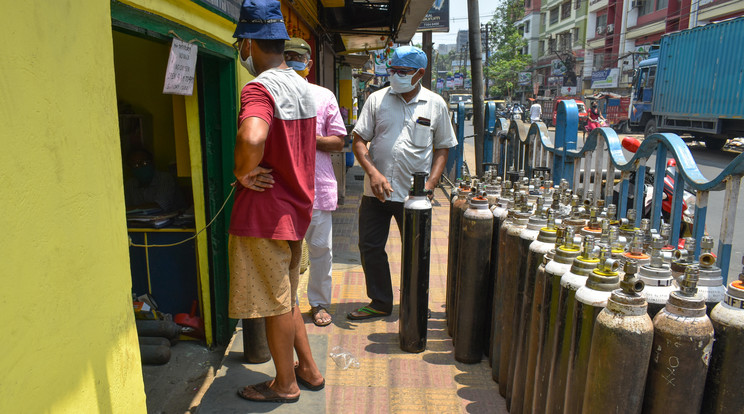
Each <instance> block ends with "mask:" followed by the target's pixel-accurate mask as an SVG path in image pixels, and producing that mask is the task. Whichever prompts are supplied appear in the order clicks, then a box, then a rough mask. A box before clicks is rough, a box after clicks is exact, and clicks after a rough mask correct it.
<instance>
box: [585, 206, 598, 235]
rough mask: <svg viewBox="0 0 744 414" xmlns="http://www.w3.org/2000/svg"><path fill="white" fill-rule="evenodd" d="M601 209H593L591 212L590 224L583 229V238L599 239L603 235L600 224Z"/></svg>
mask: <svg viewBox="0 0 744 414" xmlns="http://www.w3.org/2000/svg"><path fill="white" fill-rule="evenodd" d="M598 216H599V209H598V208H597V207H592V208H591V209H590V210H589V223H588V224H587V225H586V226H585V227H583V228H582V229H581V235H582V236H593V237H595V238H599V237H600V235H601V234H602V224H601V223H600V222H599V217H598Z"/></svg>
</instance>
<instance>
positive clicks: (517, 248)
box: [494, 194, 531, 409]
mask: <svg viewBox="0 0 744 414" xmlns="http://www.w3.org/2000/svg"><path fill="white" fill-rule="evenodd" d="M522 198H523V203H522V205H521V207H522V208H521V211H520V212H518V213H516V214H515V215H514V221H513V223H512V225H511V226H506V225H504V226H502V228H501V229H502V230H504V229H505V231H503V232H502V233H501V234H499V268H498V273H499V276H498V277H497V279H496V282H497V283H498V288H497V290H496V291H497V295H498V296H496V297H494V302H499V303H500V304H501V312H499V315H498V317H499V319H500V325H501V329H500V330H499V331H498V332H494V336H498V338H499V339H500V341H501V347H500V353H499V380H498V383H499V394H501V396H502V397H504V398H506V397H507V379H508V377H509V363H510V360H511V349H512V339H513V337H514V331H515V329H516V328H515V326H514V323H515V314H516V306H517V304H518V302H519V301H518V300H517V297H516V296H517V290H518V283H519V279H521V278H520V277H519V271H520V269H521V268H522V262H523V261H525V259H526V258H527V252H526V249H525V246H524V244H522V243H521V242H520V235H521V233H522V231H524V230H525V229H526V228H527V222H528V220H529V217H530V215H531V214H530V212H529V211H528V207H527V197H526V195H524V194H523V195H522ZM507 401H508V400H507ZM507 409H509V404H508V402H507Z"/></svg>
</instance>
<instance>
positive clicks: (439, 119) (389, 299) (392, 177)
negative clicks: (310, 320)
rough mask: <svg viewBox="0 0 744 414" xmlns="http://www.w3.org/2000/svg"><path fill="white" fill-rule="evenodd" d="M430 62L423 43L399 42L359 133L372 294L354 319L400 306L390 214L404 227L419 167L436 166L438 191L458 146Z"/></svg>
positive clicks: (363, 252) (363, 241) (365, 258)
mask: <svg viewBox="0 0 744 414" xmlns="http://www.w3.org/2000/svg"><path fill="white" fill-rule="evenodd" d="M426 63H427V59H426V54H425V53H424V51H422V50H421V49H419V48H417V47H413V46H402V47H399V48H397V49H396V50H395V51H394V52H393V58H392V62H391V66H390V68H388V76H389V79H390V87H387V88H383V89H380V90H379V91H377V92H375V93H373V94H372V95H370V96H369V99H367V101H366V102H365V104H364V107H363V108H362V113H361V115H360V116H359V120H358V121H357V123H356V126H355V127H354V131H353V132H352V134H353V135H354V141H353V143H352V150H353V151H354V155H355V156H356V158H357V161H358V162H359V164H360V165H361V166H362V168H363V169H364V172H365V173H366V174H365V176H364V195H363V197H362V202H361V205H360V206H359V254H360V256H361V260H362V268H363V269H364V277H365V280H366V283H367V296H369V298H370V299H371V302H370V304H369V305H367V306H363V307H361V308H359V309H357V310H355V311H353V312H351V313H349V314H348V315H347V317H348V318H349V319H352V320H359V319H369V318H376V317H380V316H387V315H389V314H390V312H391V311H392V310H393V288H392V281H391V276H390V264H389V263H388V257H387V254H386V253H385V244H386V243H387V238H388V232H389V230H390V219H391V218H392V217H395V222H396V224H397V225H398V230H399V231H401V227H402V225H403V202H404V201H405V198H406V196H407V195H408V190H409V189H410V188H411V180H412V178H413V173H414V172H419V171H424V172H427V173H429V178H428V179H427V182H426V189H427V190H432V191H433V190H434V188H436V186H437V184H438V183H439V177H440V176H441V175H442V172H443V171H444V166H445V164H446V162H447V155H448V152H449V148H451V147H453V146H455V145H457V138H456V137H455V131H454V130H453V129H452V124H451V123H450V119H449V110H448V108H447V104H446V103H445V102H444V99H442V97H441V96H439V95H437V94H436V93H433V92H432V91H430V90H428V89H426V88H424V87H422V86H421V84H420V81H421V78H423V76H424V72H425V70H426ZM368 147H369V148H368Z"/></svg>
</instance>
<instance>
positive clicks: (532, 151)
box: [484, 100, 744, 281]
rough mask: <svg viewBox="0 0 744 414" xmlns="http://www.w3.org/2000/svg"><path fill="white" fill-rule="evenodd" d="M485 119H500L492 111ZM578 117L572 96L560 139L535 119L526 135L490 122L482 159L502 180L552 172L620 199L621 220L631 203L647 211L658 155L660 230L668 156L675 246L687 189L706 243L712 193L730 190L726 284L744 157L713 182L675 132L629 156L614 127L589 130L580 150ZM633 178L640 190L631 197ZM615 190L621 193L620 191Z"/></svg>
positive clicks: (655, 224) (654, 205)
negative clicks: (650, 174)
mask: <svg viewBox="0 0 744 414" xmlns="http://www.w3.org/2000/svg"><path fill="white" fill-rule="evenodd" d="M492 113H494V112H493V110H492V109H489V108H486V114H492ZM486 119H487V120H490V119H495V118H493V116H492V117H491V118H489V115H486ZM578 119H579V118H578V108H577V106H576V103H575V102H574V101H572V100H569V101H561V102H560V103H559V106H558V111H557V126H556V129H555V138H551V137H550V135H549V134H548V129H547V127H546V126H545V124H544V123H542V122H535V123H532V124H531V125H530V127H529V130H528V131H527V134H526V135H524V134H523V133H522V132H521V131H520V129H519V128H518V126H517V124H516V122H513V121H512V122H510V121H507V120H505V119H503V118H501V119H495V122H493V123H492V125H489V124H488V123H487V124H486V130H487V135H488V138H487V139H486V142H488V140H492V141H493V142H494V145H493V146H492V147H491V149H489V150H488V151H490V152H489V153H486V154H484V160H485V159H487V158H488V157H491V159H493V160H497V162H496V163H495V167H496V168H497V170H498V174H499V175H501V176H503V177H509V176H510V175H516V176H519V175H525V176H529V177H531V176H533V175H537V174H544V173H545V172H549V173H550V177H551V178H552V181H553V183H556V184H557V183H559V182H560V181H561V179H565V180H567V181H568V183H569V185H570V186H571V187H572V188H573V189H574V191H575V192H576V193H581V194H584V195H590V197H591V201H592V202H596V200H597V199H600V198H601V199H604V201H605V203H606V205H608V204H610V203H612V202H613V200H615V199H616V200H617V202H618V206H617V207H618V209H617V210H618V217H620V218H625V217H627V211H628V209H629V208H634V209H635V210H636V211H637V212H642V211H643V208H644V201H645V193H644V191H645V188H646V186H645V185H644V180H645V176H646V173H647V172H648V171H649V167H648V166H647V164H648V162H649V159H650V158H651V157H652V156H653V157H654V158H655V160H654V162H653V163H654V178H653V190H652V192H653V193H652V195H651V213H650V219H651V227H652V228H654V229H657V230H658V229H659V227H660V224H661V220H662V202H663V201H664V194H663V190H664V176H665V171H666V163H667V159H668V158H673V159H674V160H675V161H676V163H677V166H676V173H675V176H674V187H673V192H672V198H671V212H670V214H669V217H670V220H671V225H672V231H671V236H670V240H669V241H668V242H670V244H672V245H676V244H677V243H676V237H677V235H678V234H679V230H680V225H681V220H682V202H683V195H684V191H685V188H687V189H688V190H690V191H692V192H694V193H695V196H696V200H695V211H694V222H693V226H692V232H693V234H692V236H693V237H694V238H695V239H696V240H700V239H701V238H702V236H703V235H704V234H705V230H706V222H707V219H708V216H709V214H708V200H709V195H710V193H711V192H717V191H724V192H725V196H724V199H723V205H722V211H721V216H720V219H721V224H720V226H721V227H720V236H719V241H718V255H717V256H718V262H717V265H718V266H719V267H720V268H721V274H722V277H723V279H724V281H725V280H727V277H728V274H729V267H730V264H731V254H732V242H733V239H734V234H735V228H736V227H735V224H736V207H737V204H738V201H739V187H740V183H741V177H742V175H744V154H740V155H739V156H737V157H736V158H735V159H734V160H733V161H731V162H730V163H729V164H728V165H727V166H726V167H725V168H723V170H722V171H721V172H720V173H719V174H718V175H717V176H716V177H715V178H713V179H711V180H708V179H706V178H705V177H704V176H703V174H702V173H701V171H700V169H699V168H698V165H697V163H696V162H695V159H694V158H693V156H692V153H691V152H690V149H689V148H688V147H687V144H686V143H685V142H684V141H683V140H682V138H680V137H679V136H677V135H676V134H671V133H657V134H653V135H651V136H649V137H647V138H645V139H644V140H643V142H642V143H641V145H640V147H639V148H638V150H637V151H636V152H635V153H629V152H628V151H625V150H624V149H623V147H622V143H621V140H620V138H618V136H617V134H616V133H615V131H614V130H612V129H611V128H597V129H594V130H593V131H591V133H589V134H588V136H587V137H586V138H585V139H584V140H583V143H582V145H581V147H579V145H578V144H579V139H578ZM507 125H508V126H507ZM486 147H487V146H486ZM633 175H634V176H635V178H634V182H633V184H634V185H633V187H634V193H635V194H629V189H630V180H631V176H633ZM616 182H617V183H616ZM616 191H617V192H618V193H619V194H617V195H615V192H616ZM629 199H632V203H633V205H632V206H629V205H628V203H629ZM641 218H642V214H640V213H639V214H637V215H636V219H635V226H636V227H639V226H640V223H641ZM699 255H700V243H696V246H695V259H697V258H698V256H699Z"/></svg>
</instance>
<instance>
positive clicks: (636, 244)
mask: <svg viewBox="0 0 744 414" xmlns="http://www.w3.org/2000/svg"><path fill="white" fill-rule="evenodd" d="M643 237H644V236H643V230H641V229H638V230H636V231H635V232H634V233H633V238H632V239H631V240H630V245H629V246H628V251H627V252H625V253H624V254H623V256H624V257H625V259H626V260H628V259H633V260H635V261H636V262H637V263H638V265H639V266H643V265H647V264H649V263H651V257H649V255H647V254H645V253H643Z"/></svg>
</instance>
